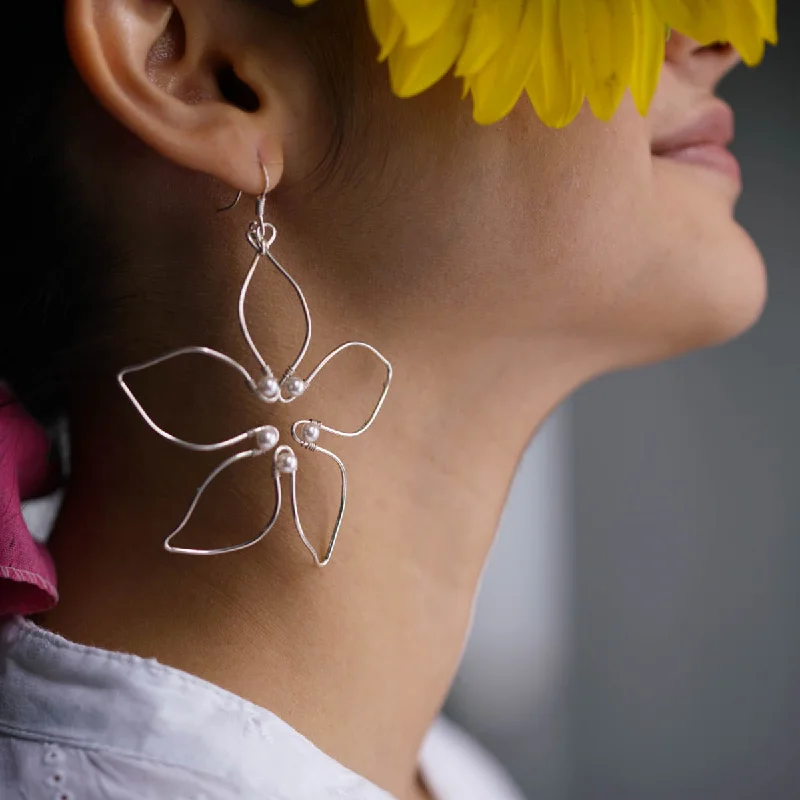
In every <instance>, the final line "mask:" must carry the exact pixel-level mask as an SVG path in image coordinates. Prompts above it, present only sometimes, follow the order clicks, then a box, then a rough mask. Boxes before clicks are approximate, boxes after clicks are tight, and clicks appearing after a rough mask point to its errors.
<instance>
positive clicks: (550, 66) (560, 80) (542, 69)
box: [526, 0, 586, 128]
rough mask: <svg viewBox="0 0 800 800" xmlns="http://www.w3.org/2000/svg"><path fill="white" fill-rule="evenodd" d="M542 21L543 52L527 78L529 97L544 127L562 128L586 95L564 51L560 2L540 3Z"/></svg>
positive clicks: (574, 113)
mask: <svg viewBox="0 0 800 800" xmlns="http://www.w3.org/2000/svg"><path fill="white" fill-rule="evenodd" d="M539 21H540V30H541V48H542V49H541V53H540V56H539V59H538V60H537V62H536V64H535V65H534V67H533V70H532V72H531V74H530V77H529V78H528V83H527V86H526V88H527V92H528V97H530V100H531V102H532V103H533V107H534V108H535V109H536V113H537V115H538V117H539V119H540V120H542V122H544V123H545V125H549V126H550V127H552V128H563V127H564V126H566V125H569V123H570V122H572V120H573V119H575V117H576V116H577V114H578V112H579V111H580V110H581V106H583V101H584V98H585V96H586V95H585V93H584V91H583V90H582V89H581V86H580V84H579V83H578V80H577V77H576V76H575V71H574V70H573V68H572V65H571V64H570V63H569V61H568V60H567V57H566V54H565V52H564V43H563V40H562V38H561V24H560V21H559V0H541V4H540V17H539Z"/></svg>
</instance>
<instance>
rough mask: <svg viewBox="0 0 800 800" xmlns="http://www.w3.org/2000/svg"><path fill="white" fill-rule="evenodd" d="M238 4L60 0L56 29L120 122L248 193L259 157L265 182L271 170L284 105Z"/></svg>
mask: <svg viewBox="0 0 800 800" xmlns="http://www.w3.org/2000/svg"><path fill="white" fill-rule="evenodd" d="M223 6H224V8H223ZM237 7H238V8H240V9H241V10H240V11H237ZM246 13H248V11H247V9H246V5H245V4H234V3H230V2H226V0H66V35H67V42H68V45H69V49H70V52H71V54H72V58H73V61H74V62H75V66H76V68H77V70H78V72H79V73H80V75H81V77H82V78H83V80H84V81H85V83H86V84H87V86H88V87H89V89H90V91H91V92H92V93H93V94H94V95H95V97H96V98H97V99H98V100H99V102H100V103H101V104H102V105H103V106H104V107H105V108H106V109H107V110H108V111H109V112H110V113H111V114H112V115H113V116H114V117H115V118H116V119H117V120H118V121H119V122H120V123H122V125H124V126H125V127H126V128H128V129H129V130H130V131H132V132H133V133H134V134H135V135H136V136H138V137H139V138H140V139H141V140H142V141H144V142H145V143H147V144H148V145H149V146H150V147H152V148H153V149H154V150H156V151H157V152H158V153H160V154H161V155H162V156H164V157H165V158H168V159H170V160H172V161H174V162H176V163H178V164H180V165H181V166H184V167H188V168H189V169H193V170H198V171H200V172H205V173H208V174H209V175H213V176H214V177H216V178H219V179H220V180H222V181H224V182H225V183H227V184H229V185H230V186H233V187H235V188H237V189H241V190H243V191H245V192H247V193H248V194H252V195H257V194H259V193H260V192H262V191H263V190H264V173H263V170H262V165H263V166H265V167H266V168H267V169H268V170H269V175H270V184H271V186H272V188H274V187H275V186H276V185H277V184H278V182H279V181H280V179H281V176H282V173H283V156H284V153H283V135H282V132H283V131H284V130H285V129H286V124H285V122H286V114H287V113H288V109H286V108H285V107H283V105H282V103H281V96H280V93H279V92H278V91H277V89H276V88H275V84H273V83H272V82H271V81H270V78H269V70H268V69H267V68H266V66H265V64H264V63H262V61H260V60H259V58H258V56H259V54H258V53H255V52H253V48H254V42H253V39H254V37H253V36H252V34H251V35H250V36H249V37H248V36H246V35H245V32H246V31H247V30H248V26H247V24H246V22H245V21H243V20H241V19H237V15H244V14H246Z"/></svg>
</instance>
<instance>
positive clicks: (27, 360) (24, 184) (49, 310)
mask: <svg viewBox="0 0 800 800" xmlns="http://www.w3.org/2000/svg"><path fill="white" fill-rule="evenodd" d="M230 1H231V2H245V3H248V4H250V5H254V6H258V7H259V8H263V9H264V10H265V11H266V12H269V13H271V14H273V15H275V16H276V18H280V20H281V22H282V23H284V24H286V25H287V26H288V28H289V30H290V32H291V33H292V34H295V35H296V36H297V39H298V41H299V42H300V43H301V44H302V46H303V48H304V50H305V51H306V53H307V55H308V57H309V58H310V59H311V61H312V63H314V65H315V67H316V68H317V72H318V73H319V75H320V78H321V80H323V81H324V82H325V89H326V91H325V96H326V97H328V98H330V102H331V104H332V106H333V109H332V110H333V115H332V118H333V119H334V122H335V129H334V135H333V138H332V141H331V147H330V150H329V152H328V155H327V157H326V159H325V164H321V165H320V168H319V172H320V173H321V174H322V173H324V174H331V173H332V172H334V171H335V169H336V168H337V166H338V165H339V164H341V159H340V155H341V151H342V144H343V142H344V141H345V138H346V132H345V126H346V124H347V120H348V118H349V117H350V116H351V115H349V114H348V113H347V111H346V107H347V105H348V102H349V95H350V93H351V91H350V90H351V88H352V85H353V80H352V72H353V64H352V59H351V58H349V57H348V56H347V55H345V54H348V53H351V52H352V49H351V47H352V41H351V39H352V26H350V25H348V24H347V20H346V19H345V18H346V17H347V16H348V13H349V12H347V11H346V10H343V8H342V7H343V6H344V5H346V4H342V3H341V2H340V0H335V2H319V3H317V4H315V5H314V6H312V7H311V8H309V9H304V8H297V7H296V6H295V5H294V4H293V3H292V2H291V0H230ZM17 14H18V18H20V26H19V29H20V30H23V31H24V30H26V29H27V30H31V31H35V32H36V33H35V36H36V41H35V46H36V53H37V57H36V58H35V59H30V60H29V61H28V62H26V64H25V68H24V69H20V70H15V71H14V72H13V74H14V75H15V80H16V83H15V85H14V86H12V87H10V88H9V89H8V90H7V91H8V95H7V97H8V100H7V102H8V105H7V116H6V119H7V130H8V132H9V134H8V135H9V137H10V141H9V142H8V144H7V146H6V147H5V149H4V153H5V157H6V164H5V165H4V169H3V182H4V183H3V195H4V196H5V197H6V199H7V202H9V204H10V206H11V208H12V212H11V214H10V215H7V216H6V217H5V219H6V226H5V227H6V231H5V236H4V237H3V239H4V242H3V243H4V246H5V248H6V251H5V255H4V262H5V263H4V264H3V268H2V269H3V283H2V291H0V381H7V382H9V383H10V385H11V386H12V388H13V390H14V392H15V394H16V395H17V397H18V398H19V399H20V401H21V402H22V403H23V404H24V405H25V406H26V407H27V408H28V410H29V411H30V412H31V413H32V414H33V415H34V416H35V417H36V418H37V419H39V420H40V421H41V422H42V423H44V424H45V425H52V424H54V423H55V422H56V421H57V420H58V419H59V418H60V416H61V415H62V414H63V411H64V407H65V394H66V387H67V385H68V384H69V382H70V381H72V380H74V379H75V377H76V376H78V375H79V374H81V373H83V372H87V373H91V371H92V368H93V364H94V359H95V357H96V354H97V352H99V348H98V343H100V342H102V340H103V338H104V336H107V331H108V330H109V320H110V317H111V316H112V315H113V311H114V309H113V307H110V306H113V304H110V303H109V301H108V298H104V297H103V281H102V275H103V274H104V270H103V269H102V265H93V264H92V263H91V262H92V259H91V258H86V253H85V252H82V251H83V250H85V248H81V247H78V246H77V245H76V243H77V242H82V241H92V240H95V241H96V240H97V237H98V236H100V235H101V234H102V232H100V231H91V235H90V236H84V235H82V233H83V229H85V228H86V227H87V224H88V223H87V222H86V221H85V220H82V219H81V218H80V215H79V213H76V212H75V211H74V210H73V207H72V206H71V204H70V202H69V198H68V197H63V196H62V195H63V194H64V190H63V188H61V187H63V186H64V185H65V183H66V181H65V180H62V179H61V177H60V172H61V170H62V167H61V163H62V159H63V153H62V152H61V151H62V150H63V146H62V145H61V143H60V142H59V132H58V129H57V111H56V110H57V107H58V102H59V99H60V97H61V96H62V94H63V92H64V90H65V88H66V87H67V86H68V83H69V81H70V80H73V79H74V78H75V72H74V68H73V67H72V63H71V60H70V58H69V55H68V52H67V47H66V41H65V36H64V29H63V19H62V16H63V8H62V4H61V3H58V2H49V3H45V4H39V3H32V4H22V5H20V6H19V7H18V9H17ZM25 15H30V16H29V18H28V19H27V20H26V19H25ZM350 16H351V17H352V14H350ZM10 74H11V73H10ZM218 77H219V81H220V90H221V91H222V93H223V94H224V95H225V96H226V97H228V99H229V100H231V102H236V101H237V98H239V99H240V98H242V97H243V96H245V95H243V94H241V93H242V92H244V93H246V91H247V89H246V87H244V86H243V85H242V84H241V83H240V82H239V84H238V85H237V81H238V79H237V78H236V77H235V75H234V74H233V73H232V71H225V70H221V71H220V74H219V76H218ZM241 102H245V101H241ZM98 249H99V251H100V252H102V247H100V248H98ZM97 260H98V259H97V258H95V259H94V261H97Z"/></svg>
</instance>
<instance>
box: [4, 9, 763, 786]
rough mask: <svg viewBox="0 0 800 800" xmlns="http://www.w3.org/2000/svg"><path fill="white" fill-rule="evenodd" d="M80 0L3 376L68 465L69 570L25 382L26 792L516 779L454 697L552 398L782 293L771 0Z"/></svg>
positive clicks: (12, 761)
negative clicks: (529, 449) (774, 185)
mask: <svg viewBox="0 0 800 800" xmlns="http://www.w3.org/2000/svg"><path fill="white" fill-rule="evenodd" d="M59 5H60V4H57V3H52V4H45V5H44V7H42V8H38V7H37V8H36V13H35V14H34V13H33V12H32V11H29V10H28V9H27V8H26V12H20V13H24V14H26V15H27V17H28V19H27V22H26V23H25V26H26V27H24V28H23V33H22V35H24V36H25V39H26V41H28V42H29V43H30V47H29V50H28V53H29V55H28V59H29V61H28V63H24V64H22V65H21V66H22V69H21V70H19V72H20V73H21V77H20V78H19V82H18V85H17V87H16V89H15V92H16V95H17V97H16V100H15V106H14V107H12V108H10V109H9V111H10V114H11V116H12V118H13V119H15V120H17V121H18V124H17V125H16V127H15V130H14V133H15V139H14V143H13V144H14V147H12V150H11V152H13V154H14V156H13V159H12V163H11V164H10V165H9V168H8V170H7V174H8V175H9V178H8V180H9V181H10V185H9V187H8V192H7V194H8V196H10V197H14V198H15V202H16V208H17V210H16V213H15V217H14V220H13V225H12V229H11V231H10V232H9V233H8V234H7V236H6V237H5V238H6V240H7V241H9V242H11V244H10V246H11V247H12V248H15V249H14V251H13V253H12V254H11V258H9V259H7V260H6V266H5V268H4V269H5V270H6V274H7V275H8V276H9V277H8V278H7V281H6V284H5V285H6V291H4V293H3V296H2V299H1V300H0V304H2V306H1V307H0V311H1V312H2V313H0V318H2V320H3V322H2V324H3V325H4V326H5V327H4V328H3V330H2V337H0V340H2V341H3V342H4V350H3V355H2V360H0V374H2V375H3V377H4V378H5V379H6V380H7V381H8V383H9V385H10V386H13V387H14V391H15V394H16V395H17V397H18V398H19V400H20V401H21V403H22V404H24V405H25V406H26V407H27V408H28V409H29V410H30V411H32V412H33V413H35V414H36V415H37V416H38V417H39V419H40V420H41V421H43V422H50V421H52V420H53V419H54V418H56V417H57V416H59V415H61V414H66V416H67V418H68V420H69V425H70V435H71V447H72V453H71V469H70V476H69V485H68V491H67V493H66V499H65V503H64V505H63V508H62V510H61V512H60V515H59V517H58V519H57V521H56V524H55V526H54V530H53V533H52V537H51V541H50V545H49V547H50V553H51V554H52V560H53V562H54V563H55V566H56V567H57V573H58V593H59V595H60V600H59V602H58V604H57V605H54V603H53V601H54V596H55V587H54V581H53V574H52V572H51V564H50V562H49V561H48V558H49V556H48V555H47V554H45V553H44V552H43V551H41V550H40V549H38V548H37V547H36V546H35V545H33V544H32V542H31V540H30V539H29V538H28V536H27V531H26V530H25V529H24V525H23V522H22V520H21V517H20V516H19V515H18V514H17V513H16V512H17V501H18V499H19V497H20V496H26V495H27V496H32V495H34V494H36V493H37V492H39V493H41V492H44V491H47V490H49V489H50V488H52V486H51V483H50V480H51V477H52V476H51V473H50V472H49V471H48V470H47V469H46V466H47V464H46V459H45V456H46V451H47V441H46V440H45V439H44V437H43V434H42V432H41V429H39V428H38V427H36V426H35V425H34V424H33V422H32V420H31V419H30V418H29V417H27V416H26V415H25V413H24V412H23V411H22V410H21V406H20V405H19V404H17V403H13V402H12V403H6V406H5V409H4V417H3V425H4V427H3V429H2V434H3V442H4V459H3V460H4V464H5V467H4V471H3V472H2V473H1V474H2V475H3V480H2V481H1V482H0V485H2V490H3V492H4V496H3V500H4V506H5V507H7V508H8V513H7V514H6V517H5V518H4V522H3V523H2V524H0V530H2V532H3V535H2V537H0V539H2V541H3V551H2V552H3V556H4V560H3V562H2V565H3V567H4V569H3V571H2V573H0V574H2V575H4V576H5V578H6V579H7V580H5V581H3V582H2V583H0V592H2V598H3V605H2V608H0V612H2V613H6V614H9V615H10V614H12V613H13V614H15V616H8V617H7V619H6V621H5V623H4V624H3V627H2V651H1V652H0V658H2V662H3V669H2V670H0V687H2V689H1V690H0V779H1V785H2V786H3V797H4V798H5V797H6V796H8V797H12V798H14V797H19V798H22V797H24V798H28V799H29V800H38V799H39V798H48V799H49V798H52V797H61V798H74V800H78V799H79V798H80V800H83V798H128V797H154V798H155V797H158V798H162V797H163V798H167V797H168V798H178V797H182V798H189V797H191V798H199V797H208V798H228V797H248V798H256V797H257V798H286V799H287V800H288V799H291V800H295V799H296V798H309V799H310V798H315V799H316V798H323V797H352V798H379V797H388V796H394V797H397V798H404V800H410V799H411V798H436V800H450V798H458V800H463V799H464V798H469V797H475V798H481V800H482V799H483V798H487V799H488V798H491V799H492V800H496V799H497V798H503V797H506V798H512V797H517V796H518V794H517V792H516V790H515V789H514V788H513V787H512V786H511V785H510V782H509V781H508V780H507V779H506V778H505V777H504V776H502V774H501V773H500V772H499V771H498V770H497V768H495V767H492V766H491V765H490V764H489V763H488V759H485V757H483V756H477V755H475V752H476V750H475V746H474V745H473V744H471V743H469V742H468V741H466V740H465V739H464V738H463V736H462V735H461V734H460V733H458V732H457V731H455V730H454V729H452V728H450V727H448V726H445V724H444V723H443V722H440V723H437V725H435V726H434V727H433V728H432V727H431V726H432V724H433V723H434V720H435V719H436V718H437V715H438V713H439V710H440V708H441V705H442V703H443V701H444V698H445V695H446V693H447V691H448V688H449V685H450V682H451V679H452V677H453V674H454V672H455V670H456V667H457V665H458V661H459V657H460V655H461V652H462V647H463V644H464V639H465V635H466V633H467V630H468V627H469V622H470V615H471V610H472V603H473V598H474V596H475V591H476V587H477V585H478V581H479V578H480V574H481V569H482V567H483V564H484V561H485V558H486V555H487V551H488V549H489V546H490V544H491V541H492V537H493V535H494V531H495V528H496V525H497V521H498V517H499V514H500V512H501V509H502V507H503V503H504V500H505V497H506V492H507V489H508V486H509V484H510V481H511V478H512V476H513V473H514V471H515V468H516V465H517V462H518V460H519V458H520V455H521V453H522V452H523V450H524V449H525V447H526V445H527V443H528V442H529V440H530V439H531V437H532V435H533V434H534V432H535V431H536V429H537V428H538V426H539V425H540V423H541V422H542V420H543V419H544V418H545V417H546V416H547V414H548V413H549V411H550V410H551V409H553V408H554V407H555V406H556V405H557V404H558V403H560V402H561V401H562V400H563V399H564V398H565V397H566V396H567V395H568V394H569V393H570V392H572V391H573V390H574V389H575V388H576V387H578V386H580V385H582V384H584V383H585V382H587V381H588V380H590V379H591V378H593V377H595V376H597V375H600V374H602V373H607V372H610V371H614V370H619V369H623V368H628V367H632V366H635V365H640V364H647V363H651V362H654V361H658V360H660V359H667V358H671V357H674V356H677V355H679V354H682V353H685V352H687V351H689V350H692V349H695V348H701V347H708V346H711V345H715V344H718V343H721V342H725V341H727V340H729V339H731V338H733V337H735V336H738V335H739V334H741V333H743V332H744V331H746V330H747V329H748V328H749V327H750V326H751V325H753V324H754V322H755V321H756V320H757V319H758V318H759V316H760V314H761V312H762V309H763V306H764V302H765V297H766V281H765V271H764V267H763V264H762V261H761V258H760V256H759V253H758V251H757V249H756V247H755V246H754V244H753V243H752V242H751V240H750V239H749V238H748V236H747V234H746V233H745V232H744V231H743V230H742V229H741V228H740V227H739V226H738V225H737V224H736V222H735V221H734V219H733V208H734V205H735V202H736V200H737V198H738V196H739V194H740V191H741V183H740V176H739V170H738V165H737V164H736V162H735V161H734V160H733V157H732V156H731V155H730V154H729V153H728V152H727V150H726V149H725V148H726V146H727V144H728V143H729V141H730V139H731V138H732V135H733V121H732V116H731V112H730V110H729V109H728V108H727V106H725V105H724V104H723V103H721V102H720V101H718V100H716V99H715V97H714V91H715V88H716V86H717V84H718V83H719V81H720V80H721V79H722V78H723V77H724V76H725V75H726V74H727V73H728V72H729V71H730V70H731V69H732V68H733V67H734V66H735V65H736V63H737V61H738V56H737V54H736V49H738V50H739V51H740V52H741V54H742V55H743V57H744V58H745V59H746V60H747V61H748V62H753V63H754V62H756V61H758V59H759V58H760V55H761V52H762V51H763V45H764V39H768V40H774V35H773V26H774V2H769V0H758V2H756V0H739V2H737V3H735V4H731V3H726V4H725V8H726V12H725V13H723V11H722V10H721V8H722V7H721V6H717V5H715V4H714V3H708V4H705V5H704V11H703V13H700V14H699V15H698V16H693V15H692V14H690V13H688V12H686V11H685V9H686V7H687V5H688V6H690V5H691V4H680V3H671V2H669V0H653V2H652V4H651V3H650V2H649V0H648V2H646V3H645V2H643V0H636V2H634V3H626V2H622V0H620V1H619V2H614V3H602V4H601V3H588V2H587V3H585V4H584V3H582V2H580V1H579V0H560V2H558V3H557V2H555V0H536V2H533V0H531V2H525V3H514V2H509V3H501V4H495V5H492V4H485V3H473V2H471V1H470V2H468V1H467V0H459V2H456V3H454V4H453V3H438V4H437V3H430V4H421V3H411V2H399V1H398V2H395V0H392V2H391V3H390V2H388V0H381V1H380V2H379V1H377V0H376V1H375V2H369V3H368V4H367V7H368V12H369V14H370V15H371V16H369V18H368V16H367V13H365V11H364V8H363V4H361V3H358V2H355V0H354V1H353V2H347V3H336V2H333V0H320V2H318V3H316V4H313V5H312V6H311V7H310V8H295V7H293V6H292V5H291V4H290V3H289V2H279V1H278V0H236V1H235V2H230V0H227V1H226V0H148V1H147V2H142V0H64V3H63V6H64V11H65V12H66V17H65V18H66V26H62V24H61V16H60V11H61V9H60V8H59ZM298 5H301V4H300V3H298ZM302 5H308V3H305V4H302ZM732 6H735V7H736V11H735V12H732V11H731V10H730V9H731V7H732ZM681 9H683V11H682V10H681ZM687 14H688V16H687ZM726 14H727V16H726ZM665 24H669V25H673V26H675V27H676V28H678V29H679V30H682V31H683V32H684V33H685V34H692V35H694V36H695V37H696V40H693V39H690V38H689V37H688V36H687V35H683V33H678V32H677V31H672V32H671V34H669V36H668V37H667V36H664V32H665ZM373 34H375V35H377V37H378V39H379V43H380V45H381V48H382V50H383V52H382V54H381V55H382V57H384V58H388V61H389V73H390V77H391V81H388V80H387V68H386V66H385V64H382V63H379V62H377V61H376V60H375V42H374V35H373ZM665 40H667V41H666V43H665ZM727 41H731V42H733V43H734V44H735V45H736V49H735V48H734V46H733V45H732V44H728V43H726V42H727ZM67 50H68V52H69V57H67V55H66V53H67ZM662 63H663V70H660V67H661V66H662ZM452 68H455V71H456V73H458V74H459V75H460V76H461V77H462V78H464V83H463V84H459V83H458V82H456V81H455V80H453V79H452V77H449V76H446V73H448V72H449V71H451V69H452ZM659 70H660V83H659V84H658V89H657V91H655V96H654V97H653V96H652V95H653V91H654V90H655V89H656V79H657V78H658V76H659ZM462 87H464V88H466V89H467V90H468V91H469V92H471V94H472V101H473V102H472V103H469V102H465V101H464V100H463V99H462ZM628 88H630V92H628V91H627V90H628ZM392 89H394V92H395V93H396V94H399V95H403V96H406V95H413V99H408V98H405V97H403V98H402V99H401V98H398V97H397V96H395V94H393V92H392ZM523 89H527V91H528V94H529V95H530V99H531V100H532V101H533V103H531V102H529V101H528V100H527V99H525V98H524V97H522V98H520V93H521V91H522V90H523ZM423 90H424V91H423ZM584 100H586V102H584ZM651 101H652V102H651ZM645 111H646V112H647V114H646V116H643V114H642V113H641V112H645ZM473 116H474V117H475V119H474V120H473V118H472V117H473ZM476 120H477V123H486V124H477V123H476ZM489 123H494V124H489ZM230 187H233V190H231V188H230ZM237 191H242V192H244V193H245V194H246V195H250V196H254V197H256V198H258V199H257V202H256V208H255V210H254V208H253V202H252V199H249V198H247V197H245V198H244V199H242V200H241V201H240V202H238V203H236V202H234V201H235V198H236V192H237ZM216 209H225V210H224V211H223V212H222V213H216ZM34 237H36V238H34ZM295 281H296V283H295ZM240 297H241V304H240V305H239V306H238V307H237V303H239V299H240ZM312 320H313V336H311V324H310V322H311V321H312ZM343 341H348V342H355V343H356V344H355V345H354V346H349V347H347V348H345V349H343V350H341V351H335V348H337V346H338V345H339V344H340V343H341V342H343ZM7 345H8V346H7ZM364 345H368V347H365V346H364ZM306 347H308V354H307V356H306V352H305V351H306ZM192 348H194V349H192ZM199 348H206V349H199ZM331 352H335V355H334V356H333V358H332V359H331V360H330V362H327V361H324V359H325V357H326V355H327V354H329V353H331ZM317 364H322V367H321V369H320V370H319V372H318V373H317V371H316V369H315V367H316V365H317ZM287 365H288V366H289V368H288V369H287V368H286V367H287ZM291 367H294V369H291ZM115 376H116V380H115ZM298 378H301V379H302V380H299V381H298V380H297V379H298ZM312 381H313V385H312ZM154 431H155V432H154ZM243 432H244V433H243ZM159 433H160V434H161V435H156V434H159ZM356 433H358V434H362V433H363V435H358V436H352V435H351V436H342V435H337V434H356ZM223 443H224V444H225V445H226V447H225V448H223V447H222V446H221V445H222V444H223ZM178 445H183V446H178ZM211 445H214V446H211ZM216 445H220V446H219V447H217V446H216ZM191 450H194V451H195V452H190V451H191ZM315 450H316V452H315ZM223 451H224V452H223ZM331 453H335V456H333V455H331ZM262 456H266V457H262ZM221 467H224V469H221ZM345 470H346V472H345ZM345 474H346V480H347V492H346V496H345V493H344V491H343V477H344V475H345ZM198 486H200V487H201V489H202V490H203V491H201V492H199V493H196V491H195V490H196V488H197V487H198ZM295 487H296V493H295ZM206 489H207V490H206ZM278 497H280V498H281V503H280V504H279V502H278ZM345 500H346V503H345ZM5 501H7V502H5ZM190 501H192V502H191V503H190ZM194 501H197V502H196V503H195V502H194ZM187 506H189V510H188V512H187ZM342 515H343V516H342ZM340 522H341V525H340V524H339V523H340ZM298 534H300V535H298ZM334 545H335V548H334ZM209 551H211V553H212V554H209ZM219 551H227V552H225V553H224V554H222V553H220V552H219ZM198 554H202V555H204V556H206V557H198ZM319 565H324V566H325V568H324V569H319V568H318V566H319ZM36 612H39V613H38V614H37V613H36ZM30 615H35V616H34V617H33V619H34V620H35V622H34V621H33V620H30V619H25V618H24V616H30ZM123 654H135V655H123ZM429 732H430V736H429V737H428V738H427V739H426V734H428V733H429ZM423 742H424V743H425V747H424V748H423V750H422V753H420V748H421V746H422V745H423Z"/></svg>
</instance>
